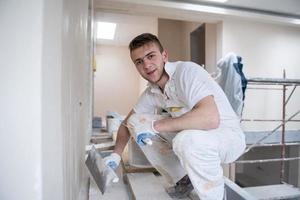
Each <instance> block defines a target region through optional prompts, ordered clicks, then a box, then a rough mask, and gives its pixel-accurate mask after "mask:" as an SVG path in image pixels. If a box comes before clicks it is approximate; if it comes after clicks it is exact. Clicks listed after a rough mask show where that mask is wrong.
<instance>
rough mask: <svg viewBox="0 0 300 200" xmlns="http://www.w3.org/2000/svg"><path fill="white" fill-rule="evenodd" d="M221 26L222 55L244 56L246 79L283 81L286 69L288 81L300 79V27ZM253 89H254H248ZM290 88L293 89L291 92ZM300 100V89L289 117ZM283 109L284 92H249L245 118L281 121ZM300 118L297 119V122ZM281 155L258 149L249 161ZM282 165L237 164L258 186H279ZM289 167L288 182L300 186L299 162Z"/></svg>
mask: <svg viewBox="0 0 300 200" xmlns="http://www.w3.org/2000/svg"><path fill="white" fill-rule="evenodd" d="M222 26H223V30H222V36H223V39H222V40H223V55H226V53H228V52H235V53H237V54H238V55H241V56H242V58H243V63H244V72H245V75H246V77H262V78H282V71H283V69H286V73H287V78H296V79H299V78H300V70H299V63H300V57H299V52H300V45H299V44H300V37H299V36H300V28H296V27H290V26H284V25H274V24H267V23H259V22H251V21H241V20H230V21H229V20H226V21H224V23H223V25H222ZM253 87H255V86H253V85H252V86H248V88H253ZM256 87H258V86H256ZM264 87H267V86H264ZM272 88H274V86H272ZM276 88H278V87H276ZM291 89H292V88H291V87H290V88H289V90H288V93H290V92H291ZM299 101H300V90H299V88H298V89H296V91H295V94H294V96H293V97H292V98H291V100H290V102H289V104H288V106H287V117H289V116H291V115H292V114H294V113H295V112H296V111H298V110H299ZM281 107H282V91H281V90H275V91H274V90H254V89H247V92H246V99H245V107H244V111H243V118H248V119H281V115H282V114H281V112H282V108H281ZM299 118H300V117H299V116H298V117H297V119H299ZM278 124H280V122H243V123H242V125H243V127H244V129H245V130H272V129H273V128H275V127H276V126H277V125H278ZM286 128H287V129H298V130H299V129H300V124H299V122H291V123H288V124H287V127H286ZM293 151H294V155H292V154H289V153H288V152H287V156H288V157H294V156H299V148H298V150H295V149H294V150H293ZM297 151H298V154H297ZM279 152H280V150H279V148H259V149H256V150H255V151H253V152H250V153H248V154H247V155H246V159H262V158H278V156H279V155H280V153H279ZM295 152H296V153H295ZM279 165H280V163H279V162H278V163H266V164H261V163H257V164H251V165H244V166H243V165H238V168H237V169H238V170H240V169H241V168H242V167H243V168H244V169H243V170H242V171H244V172H245V173H246V174H247V175H249V176H252V177H254V178H255V181H254V182H255V184H256V185H257V184H275V183H279V174H280V166H279ZM286 165H287V166H288V168H289V169H290V171H289V174H293V176H291V175H290V176H289V177H287V179H286V181H288V182H289V183H292V184H294V185H298V186H299V184H300V182H299V173H298V172H299V161H298V162H286ZM297 176H298V178H297Z"/></svg>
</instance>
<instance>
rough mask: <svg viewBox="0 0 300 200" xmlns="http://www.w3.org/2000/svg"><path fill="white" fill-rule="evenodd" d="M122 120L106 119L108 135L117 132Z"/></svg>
mask: <svg viewBox="0 0 300 200" xmlns="http://www.w3.org/2000/svg"><path fill="white" fill-rule="evenodd" d="M121 122H122V120H121V119H116V118H107V119H106V123H107V124H106V128H107V132H108V133H113V132H116V131H118V129H119V126H120V125H121Z"/></svg>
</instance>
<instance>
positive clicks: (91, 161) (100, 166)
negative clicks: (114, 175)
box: [85, 146, 111, 194]
mask: <svg viewBox="0 0 300 200" xmlns="http://www.w3.org/2000/svg"><path fill="white" fill-rule="evenodd" d="M85 164H86V166H87V167H88V169H89V171H90V173H91V174H92V176H93V178H94V180H95V182H96V184H97V186H98V188H99V189H100V191H101V192H102V194H104V192H105V190H106V186H107V185H108V183H109V181H110V180H108V177H109V173H111V169H110V168H109V167H108V166H106V165H105V163H104V161H103V158H102V157H101V155H100V154H99V153H97V151H96V149H95V147H94V146H93V147H92V149H91V150H90V151H89V154H88V157H87V159H86V161H85Z"/></svg>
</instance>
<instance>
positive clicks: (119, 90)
mask: <svg viewBox="0 0 300 200" xmlns="http://www.w3.org/2000/svg"><path fill="white" fill-rule="evenodd" d="M96 60H97V71H96V72H95V74H94V116H102V117H103V119H104V118H105V116H106V113H107V111H116V112H118V113H119V114H121V115H127V114H128V113H129V111H130V109H131V108H132V106H133V105H134V104H135V102H136V101H137V98H138V96H139V93H140V88H139V85H140V77H139V74H138V72H137V70H136V69H135V66H134V64H133V63H132V61H131V59H130V55H129V50H128V48H127V47H126V46H108V45H98V46H97V51H96Z"/></svg>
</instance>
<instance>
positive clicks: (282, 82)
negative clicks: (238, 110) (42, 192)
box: [235, 71, 300, 183]
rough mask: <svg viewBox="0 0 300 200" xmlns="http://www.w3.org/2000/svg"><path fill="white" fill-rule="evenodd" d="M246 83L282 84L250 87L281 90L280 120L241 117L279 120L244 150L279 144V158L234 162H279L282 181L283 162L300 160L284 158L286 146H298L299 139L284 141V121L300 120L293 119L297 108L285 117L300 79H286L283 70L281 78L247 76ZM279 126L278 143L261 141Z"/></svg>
mask: <svg viewBox="0 0 300 200" xmlns="http://www.w3.org/2000/svg"><path fill="white" fill-rule="evenodd" d="M247 80H248V84H249V85H260V86H262V85H268V86H272V85H273V86H275V85H277V86H282V89H281V88H268V87H267V88H261V87H260V88H251V89H263V90H264V89H267V90H268V89H275V90H276V89H277V90H278V89H279V90H282V118H281V119H280V120H264V119H255V120H249V119H243V120H242V121H261V122H264V121H280V122H281V123H280V124H279V125H278V126H277V127H275V128H274V129H273V130H272V131H270V132H267V133H266V134H265V135H264V136H262V137H261V138H260V139H258V140H256V141H255V142H253V143H252V144H251V145H249V146H248V147H247V149H246V150H245V153H247V152H249V151H250V150H251V149H252V148H255V147H263V146H264V147H265V146H281V156H280V158H275V159H274V158H273V159H260V160H237V161H236V162H235V164H246V163H248V164H251V163H265V162H281V164H280V182H281V183H284V173H285V172H284V168H285V162H286V161H292V160H300V157H293V158H286V146H291V145H293V146H296V145H297V146H300V140H299V141H293V142H289V143H286V140H285V136H286V132H287V130H286V123H287V122H291V121H293V122H300V120H295V119H294V118H295V117H296V116H297V115H298V114H299V113H300V110H297V111H296V112H295V113H294V114H292V115H291V116H290V117H289V118H287V117H286V106H287V104H288V102H289V101H290V99H291V97H292V95H293V94H294V92H295V90H296V88H297V86H299V85H300V79H286V75H285V71H284V72H283V78H282V79H274V78H249V79H247ZM288 87H293V89H292V91H291V92H290V94H289V95H288V97H287V88H288ZM280 128H281V142H280V143H273V144H268V143H263V141H264V140H266V139H267V138H269V137H270V136H272V135H273V134H274V133H276V132H277V133H278V131H277V130H278V129H280Z"/></svg>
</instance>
